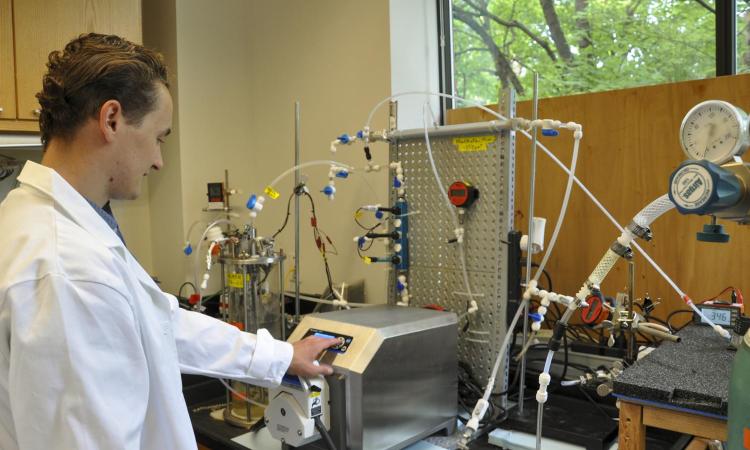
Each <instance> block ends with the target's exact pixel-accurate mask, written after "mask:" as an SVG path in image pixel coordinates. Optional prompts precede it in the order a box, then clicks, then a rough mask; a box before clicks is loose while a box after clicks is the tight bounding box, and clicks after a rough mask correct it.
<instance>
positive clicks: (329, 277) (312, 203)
mask: <svg viewBox="0 0 750 450" xmlns="http://www.w3.org/2000/svg"><path fill="white" fill-rule="evenodd" d="M301 194H302V195H304V196H305V197H307V199H308V200H310V208H311V210H312V223H313V225H312V227H313V238H314V239H315V245H316V246H317V247H318V250H320V254H321V256H323V265H324V266H325V271H326V280H327V281H328V289H329V290H330V291H331V295H334V294H333V276H332V275H331V267H330V266H329V265H328V256H327V255H326V248H325V243H323V241H322V236H321V235H325V233H322V232H321V231H320V229H319V228H318V215H317V213H316V212H315V200H313V198H312V195H310V193H308V192H305V191H301ZM325 237H326V240H327V241H328V243H330V244H331V245H333V242H331V239H330V238H328V235H325ZM335 248H336V247H334V250H335Z"/></svg>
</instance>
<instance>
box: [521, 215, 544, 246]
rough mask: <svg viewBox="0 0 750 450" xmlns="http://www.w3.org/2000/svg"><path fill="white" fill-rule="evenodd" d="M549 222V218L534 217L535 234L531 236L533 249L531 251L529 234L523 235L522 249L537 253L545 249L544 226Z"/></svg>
mask: <svg viewBox="0 0 750 450" xmlns="http://www.w3.org/2000/svg"><path fill="white" fill-rule="evenodd" d="M546 224H547V219H545V218H544V217H534V224H533V228H534V229H533V232H534V236H532V238H531V251H530V252H529V236H528V235H525V234H524V235H523V236H521V243H520V245H521V251H524V252H527V253H531V254H532V255H533V254H536V253H539V252H541V251H542V250H544V227H545V225H546Z"/></svg>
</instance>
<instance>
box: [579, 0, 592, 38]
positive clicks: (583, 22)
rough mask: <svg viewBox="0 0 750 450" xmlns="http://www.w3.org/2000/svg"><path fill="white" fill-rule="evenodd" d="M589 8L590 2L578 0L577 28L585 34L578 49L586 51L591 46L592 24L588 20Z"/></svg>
mask: <svg viewBox="0 0 750 450" xmlns="http://www.w3.org/2000/svg"><path fill="white" fill-rule="evenodd" d="M588 6H589V0H576V28H578V29H579V30H580V31H582V32H583V35H582V36H581V38H580V39H578V48H580V49H584V48H586V47H588V46H590V45H591V23H589V20H588V19H587V18H586V16H585V13H586V9H587V8H588Z"/></svg>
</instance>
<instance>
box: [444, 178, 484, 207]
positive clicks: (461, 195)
mask: <svg viewBox="0 0 750 450" xmlns="http://www.w3.org/2000/svg"><path fill="white" fill-rule="evenodd" d="M448 198H449V199H450V201H451V203H452V204H453V206H456V207H458V208H468V207H470V206H471V205H472V204H473V203H474V201H476V199H478V198H479V189H477V188H475V187H474V186H472V185H471V184H469V183H467V182H465V181H460V180H459V181H455V182H453V184H451V185H450V187H448Z"/></svg>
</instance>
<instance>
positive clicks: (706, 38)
mask: <svg viewBox="0 0 750 450" xmlns="http://www.w3.org/2000/svg"><path fill="white" fill-rule="evenodd" d="M713 3H714V2H712V1H710V0H705V1H704V0H701V1H697V0H694V1H686V0H659V1H657V0H650V1H649V0H629V1H625V0H538V1H529V0H453V5H452V12H453V51H454V80H455V81H454V84H455V89H456V93H457V95H459V96H461V97H467V98H470V99H473V100H477V101H480V102H485V103H494V102H496V101H497V98H498V92H499V91H500V90H501V89H502V88H503V87H505V86H513V87H514V88H515V89H516V91H517V92H518V93H519V97H520V98H522V99H523V98H530V97H531V93H532V92H531V91H532V86H533V71H537V72H538V73H539V79H540V83H539V91H540V96H542V97H552V96H560V95H567V94H574V93H580V92H592V91H603V90H612V89H618V88H625V87H633V86H639V85H647V84H658V83H668V82H674V81H681V80H689V79H701V78H709V77H712V76H714V75H715V73H716V56H715V54H716V50H715V42H716V35H715V12H714V8H713ZM739 3H742V7H744V8H747V7H748V6H747V4H746V2H738V4H739ZM743 11H745V10H744V9H743ZM743 14H746V13H745V12H743ZM741 29H743V28H740V27H738V31H739V30H741ZM743 30H744V29H743ZM748 39H750V35H749V36H748ZM739 40H741V39H738V41H739ZM744 45H745V47H747V44H744ZM748 58H749V60H748V62H747V63H745V64H744V67H748V68H750V55H748Z"/></svg>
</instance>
